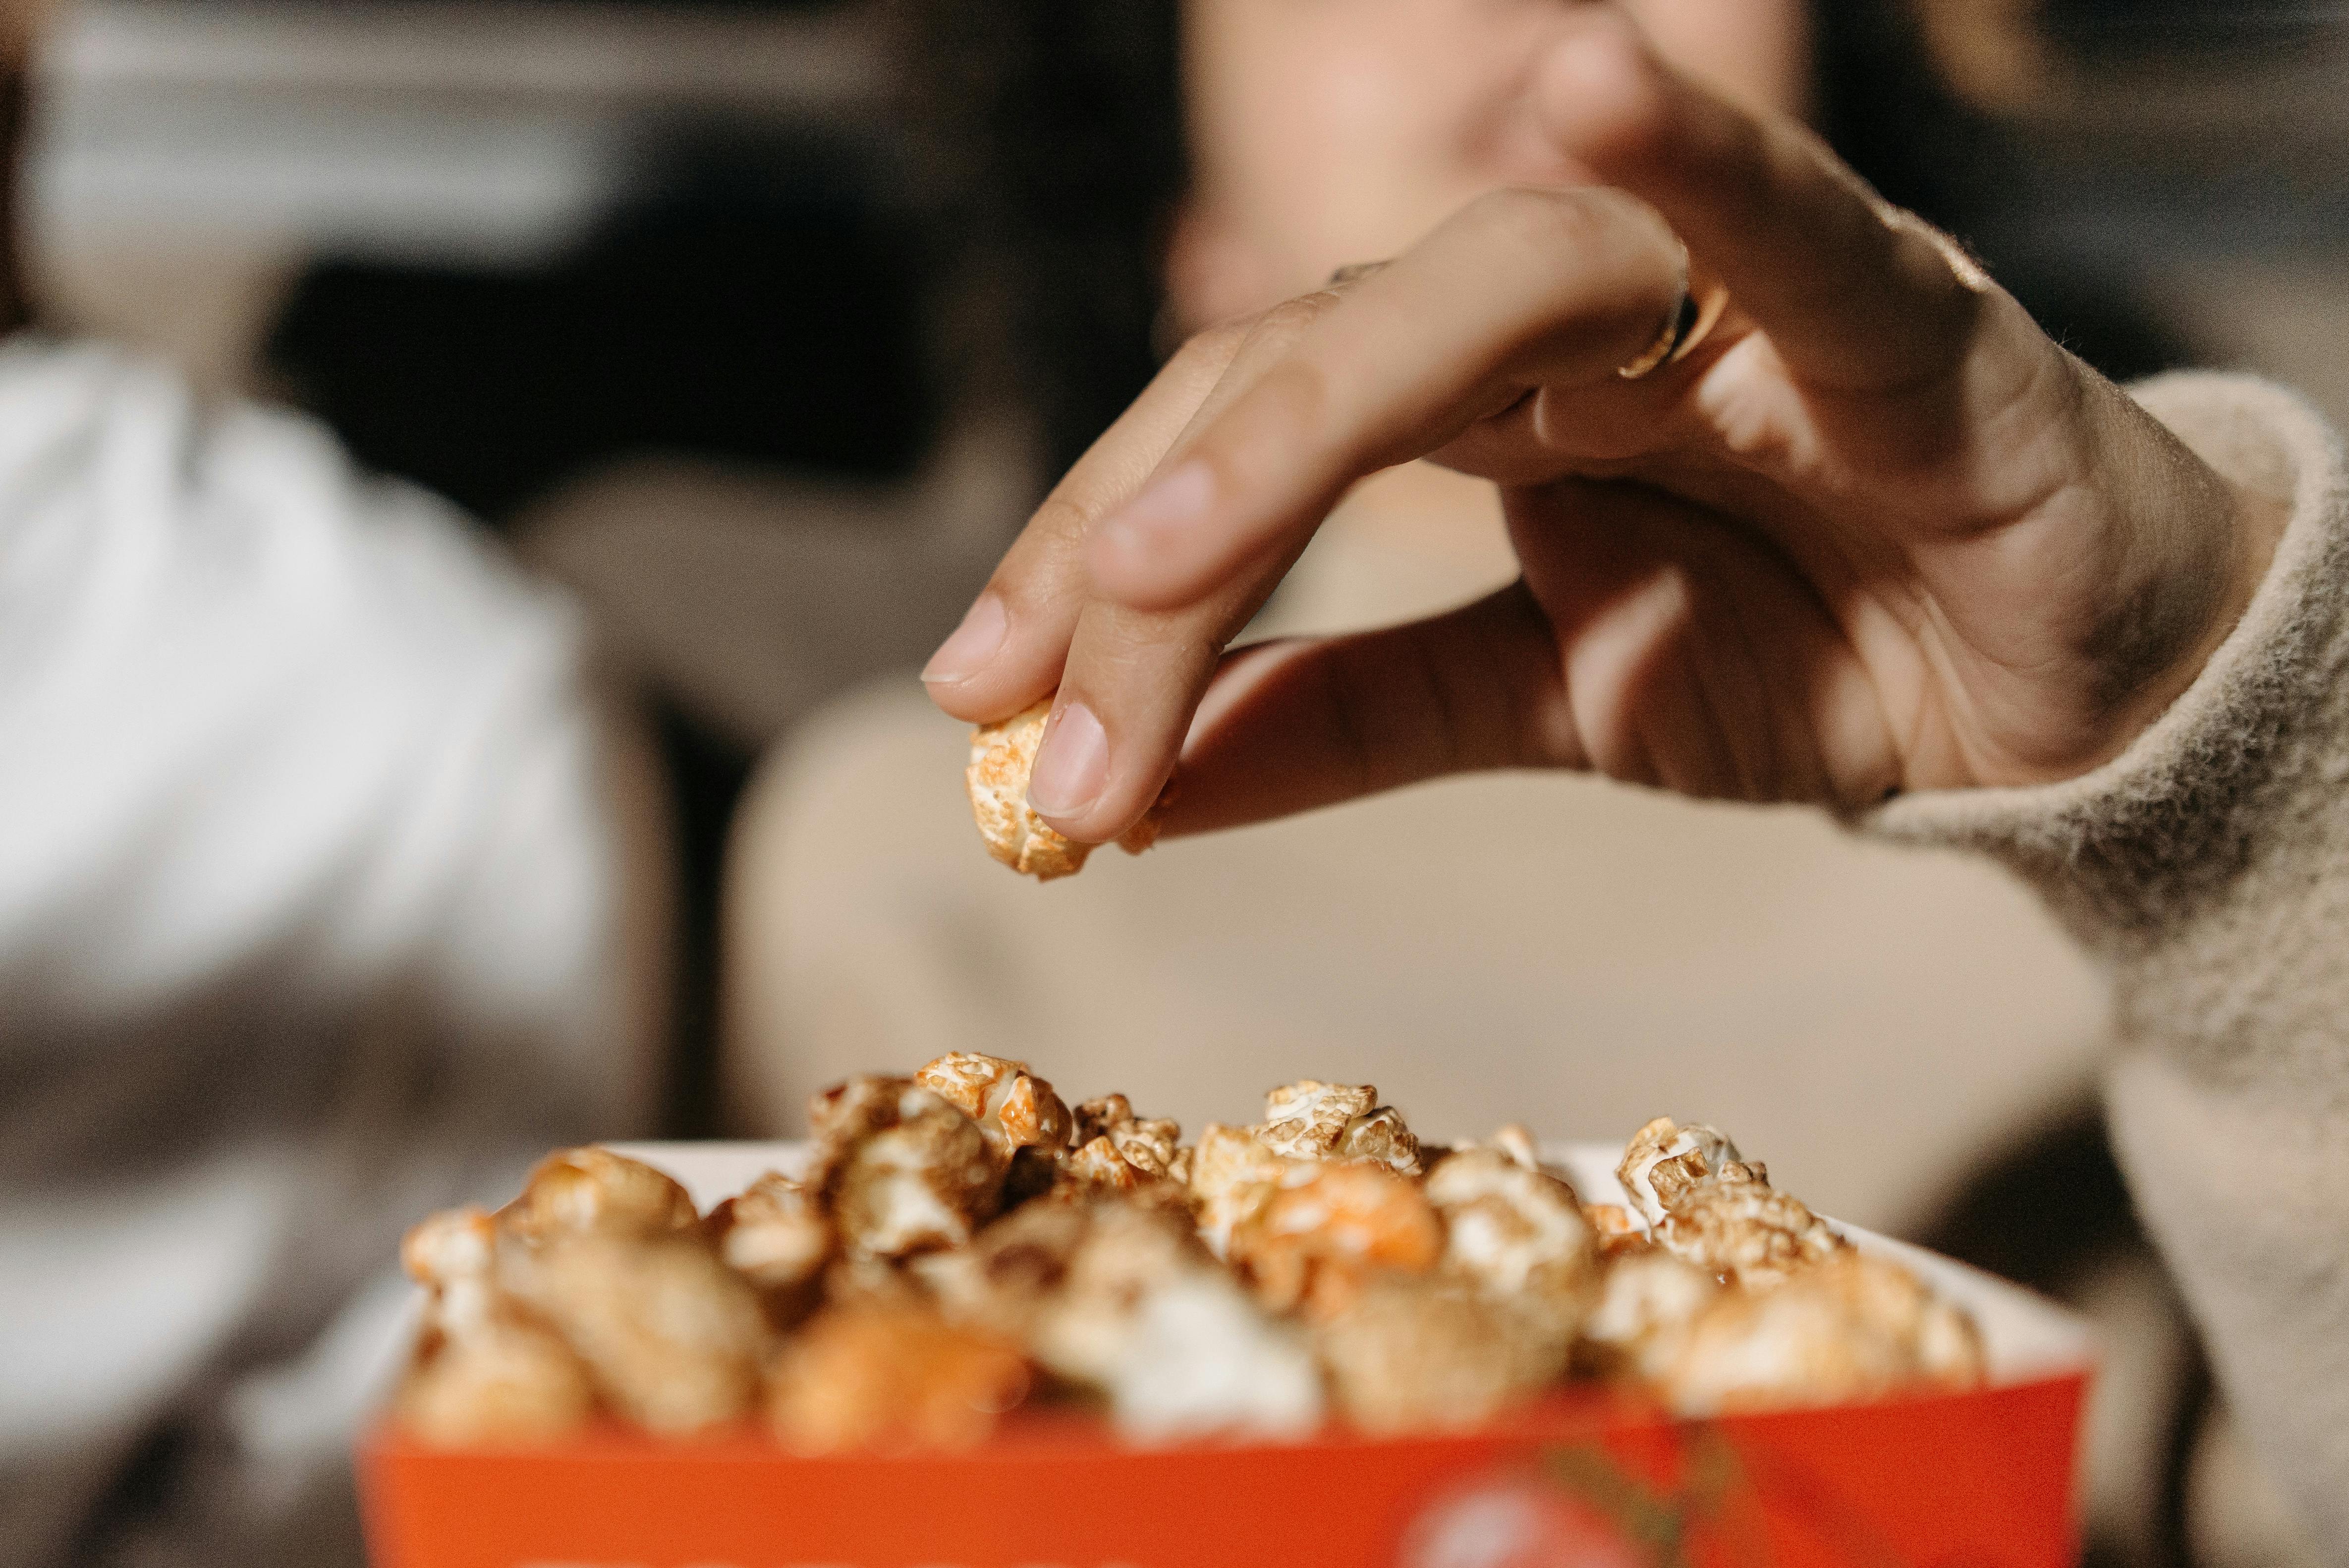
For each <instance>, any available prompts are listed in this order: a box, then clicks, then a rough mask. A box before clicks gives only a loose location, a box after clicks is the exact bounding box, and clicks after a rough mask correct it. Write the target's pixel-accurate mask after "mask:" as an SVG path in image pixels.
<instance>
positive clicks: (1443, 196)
mask: <svg viewBox="0 0 2349 1568" xmlns="http://www.w3.org/2000/svg"><path fill="white" fill-rule="evenodd" d="M1592 3H1593V0H1187V3H1186V5H1185V51H1186V72H1187V75H1186V84H1185V90H1186V92H1187V95H1188V99H1189V113H1190V124H1191V146H1192V154H1193V160H1194V170H1195V187H1194V193H1193V197H1192V200H1191V203H1190V206H1189V208H1188V210H1187V211H1185V214H1184V216H1183V220H1182V222H1181V223H1180V224H1179V225H1178V228H1177V232H1176V234H1175V240H1174V249H1173V253H1172V255H1171V256H1170V258H1169V262H1170V271H1169V280H1168V281H1169V285H1170V288H1171V289H1172V291H1173V295H1174V306H1175V309H1176V310H1177V311H1178V312H1179V313H1180V314H1181V315H1184V317H1185V325H1187V326H1190V327H1197V326H1201V325H1206V323H1208V322H1212V321H1217V320H1221V319H1222V318H1224V317H1226V316H1230V315H1240V314H1242V313H1244V312H1248V311H1255V310H1260V309H1263V308H1264V307H1265V306H1267V305H1269V304H1274V303H1275V302H1277V301H1279V300H1282V299H1286V298H1288V297H1289V296H1291V295H1293V294H1302V293H1304V292H1306V291H1308V290H1309V289H1313V288H1316V287H1318V286H1319V284H1321V282H1322V281H1323V280H1324V279H1326V278H1327V277H1328V276H1329V275H1330V271H1331V269H1333V268H1335V267H1337V266H1340V265H1342V264H1344V263H1348V262H1361V261H1373V260H1376V259H1378V258H1379V257H1381V256H1387V255H1392V253H1395V252H1396V251H1399V250H1401V249H1402V248H1403V247H1404V246H1406V245H1408V244H1409V243H1411V242H1412V241H1413V240H1415V239H1417V238H1418V237H1419V236H1420V235H1422V234H1423V233H1425V232H1427V231H1428V230H1429V229H1430V228H1432V227H1433V226H1434V225H1435V224H1436V223H1437V222H1440V221H1441V220H1443V219H1444V218H1445V217H1447V216H1449V215H1450V214H1451V213H1452V212H1454V211H1456V210H1457V209H1459V208H1460V207H1461V206H1462V205H1464V203H1466V202H1467V201H1468V200H1469V199H1470V198H1472V197H1474V196H1475V195H1477V194H1478V193H1480V192H1482V191H1487V190H1490V189H1492V188H1493V187H1495V186H1496V185H1515V184H1558V183H1563V182H1567V181H1572V180H1574V179H1575V178H1576V177H1577V171H1576V170H1574V169H1573V168H1572V167H1571V166H1570V165H1568V164H1567V163H1565V162H1564V161H1563V160H1560V159H1559V158H1558V156H1557V154H1556V153H1555V152H1554V151H1552V150H1549V149H1547V148H1546V147H1544V146H1543V145H1542V143H1541V140H1540V139H1539V137H1538V136H1537V134H1536V132H1535V129H1534V127H1533V125H1532V123H1531V117H1530V115H1529V113H1528V112H1527V110H1526V101H1525V99H1526V94H1525V86H1526V76H1527V73H1528V72H1529V70H1530V69H1531V65H1532V62H1533V61H1535V60H1536V59H1537V58H1538V57H1540V54H1541V50H1542V46H1543V45H1544V43H1545V42H1546V41H1547V39H1548V38H1549V36H1551V35H1553V34H1554V33H1555V32H1556V30H1557V27H1558V26H1559V23H1560V20H1561V18H1563V17H1565V16H1567V15H1570V14H1571V13H1573V12H1574V11H1576V10H1578V9H1580V8H1582V7H1583V6H1584V5H1589V4H1592ZM1624 8H1625V9H1626V10H1628V11H1630V13H1631V14H1632V15H1635V16H1637V17H1638V18H1639V20H1640V23H1641V24H1642V25H1643V26H1645V27H1646V28H1647V30H1648V33H1649V36H1651V37H1652V38H1653V39H1654V40H1655V41H1656V44H1657V46H1658V47H1660V48H1661V49H1662V50H1663V51H1664V53H1665V54H1666V55H1668V56H1670V57H1671V58H1673V59H1675V60H1677V61H1678V62H1679V63H1680V65H1681V66H1682V67H1683V68H1684V69H1686V70H1688V71H1689V72H1691V73H1692V74H1693V75H1695V76H1697V77H1702V78H1703V79H1705V80H1707V81H1710V82H1711V83H1713V86H1715V87H1716V88H1719V89H1721V90H1722V91H1723V92H1725V93H1727V94H1729V95H1730V96H1732V97H1733V98H1738V99H1740V100H1742V101H1744V102H1745V103H1748V104H1751V105H1756V106H1761V107H1765V108H1775V109H1778V110H1781V111H1784V112H1788V113H1798V112H1800V110H1801V108H1802V104H1803V99H1804V96H1805V88H1806V36H1805V31H1804V25H1803V21H1804V18H1803V11H1804V0H1625V4H1624Z"/></svg>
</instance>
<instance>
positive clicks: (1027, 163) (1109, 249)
mask: <svg viewBox="0 0 2349 1568" xmlns="http://www.w3.org/2000/svg"><path fill="white" fill-rule="evenodd" d="M906 12H907V15H908V17H909V21H910V26H909V28H908V33H909V36H910V37H911V39H912V41H913V42H912V48H913V58H914V65H915V68H916V74H917V76H918V77H920V78H921V81H920V86H919V88H918V90H917V93H916V98H917V100H918V101H919V102H920V103H921V105H922V106H923V111H924V115H925V118H926V122H927V123H926V130H927V132H928V135H929V137H930V139H931V140H932V142H933V144H934V145H935V146H936V148H937V149H938V150H939V152H940V153H941V155H942V156H943V157H944V158H946V159H948V160H954V161H955V162H956V163H957V164H958V166H959V167H957V169H956V170H955V173H954V176H953V177H952V178H951V179H950V181H948V183H949V185H950V187H951V197H952V199H953V200H954V201H956V203H957V210H956V211H955V212H954V213H953V214H952V218H951V222H952V226H953V228H954V229H955V231H956V232H957V234H958V235H959V236H960V237H961V238H960V244H959V246H958V249H957V257H956V264H957V266H958V267H959V268H961V269H963V270H965V272H966V273H968V274H969V275H974V276H977V277H978V278H981V279H983V280H986V281H987V283H988V284H989V285H991V286H993V287H995V288H997V289H998V290H999V291H1000V293H1001V294H1002V296H1003V297H1004V299H1005V300H1006V303H1007V305H1008V311H1009V318H1008V319H1007V320H1006V321H1005V322H1004V323H1003V324H1002V326H1003V331H1002V334H1001V337H1000V340H999V343H998V344H996V345H994V346H993V347H994V350H995V352H997V353H999V354H1000V355H1001V356H1004V358H1005V359H1006V360H1007V361H1008V365H1007V368H1008V369H1009V371H1010V373H1011V374H1012V375H1013V376H1014V377H1016V378H1017V380H1018V383H1019V393H1020V395H1021V396H1022V397H1026V398H1027V399H1029V400H1030V402H1031V404H1032V405H1033V406H1034V411H1035V413H1036V414H1037V416H1038V418H1040V422H1041V424H1042V426H1043V433H1044V440H1045V448H1046V449H1045V453H1044V456H1045V459H1046V466H1047V468H1048V469H1049V470H1050V472H1051V473H1053V474H1055V475H1057V474H1059V473H1060V472H1061V470H1062V469H1066V468H1067V467H1069V466H1070V465H1071V463H1073V462H1075V461H1076V459H1078V458H1079V457H1080V456H1081V455H1082V454H1083V452H1084V449H1086V448H1087V447H1089V446H1091V445H1092V441H1093V438H1095V437H1096V436H1098V435H1100V434H1101V432H1102V430H1103V429H1105V428H1107V427H1108V425H1109V423H1110V421H1111V420H1112V419H1114V418H1116V417H1117V416H1118V415H1119V414H1120V413H1122V412H1123V410H1124V407H1125V406H1126V404H1128V403H1129V402H1131V401H1133V398H1134V397H1135V396H1136V395H1137V394H1138V393H1139V392H1140V391H1141V390H1142V388H1143V387H1144V386H1145V385H1147V384H1148V382H1149V380H1150V377H1152V376H1153V375H1154V374H1155V373H1156V371H1157V368H1158V347H1159V345H1158V344H1157V342H1156V337H1157V335H1158V334H1157V326H1158V317H1159V313H1160V310H1161V307H1162V305H1163V304H1164V293H1163V290H1162V286H1161V282H1160V268H1161V264H1162V263H1163V262H1164V244H1165V238H1166V233H1167V229H1168V225H1169V223H1170V222H1172V219H1173V216H1174V206H1175V203H1176V201H1178V200H1179V199H1180V198H1181V196H1182V192H1183V188H1184V183H1185V178H1186V161H1185V154H1184V148H1183V101H1182V83H1181V75H1180V67H1181V28H1180V11H1179V7H1178V6H1177V5H1175V4H1174V0H986V3H984V4H979V3H974V0H914V3H913V4H911V5H908V6H907V7H906Z"/></svg>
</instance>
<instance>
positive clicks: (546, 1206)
mask: <svg viewBox="0 0 2349 1568" xmlns="http://www.w3.org/2000/svg"><path fill="white" fill-rule="evenodd" d="M498 1219H499V1221H500V1222H501V1223H502V1224H503V1225H504V1226H505V1228H506V1229H507V1230H508V1231H510V1232H512V1233H513V1234H514V1235H515V1236H517V1237H519V1238H520V1239H522V1240H523V1241H524V1242H527V1243H538V1242H543V1241H544V1240H546V1239H548V1238H549V1237H552V1236H557V1235H569V1234H584V1233H604V1234H614V1235H658V1234H661V1233H664V1232H668V1231H682V1230H686V1229H688V1228H690V1227H691V1226H693V1225H695V1224H697V1223H698V1222H699V1221H700V1219H701V1215H700V1212H698V1210H696V1209H695V1208H694V1206H693V1199H692V1197H691V1196H690V1195H688V1193H687V1191H686V1190H685V1189H684V1188H683V1187H680V1186H678V1184H677V1182H675V1181H672V1180H670V1179H669V1178H668V1177H667V1175H666V1174H664V1173H663V1172H661V1171H656V1170H654V1169H653V1168H652V1167H651V1166H649V1165H647V1164H645V1163H644V1162H643V1161H637V1160H631V1159H629V1158H628V1157H627V1156H626V1155H624V1154H615V1153H614V1152H612V1150H608V1149H600V1148H597V1147H595V1146H594V1145H592V1144H591V1145H589V1146H587V1147H586V1148H584V1149H564V1150H557V1151H556V1152H554V1153H553V1154H550V1155H548V1156H547V1157H546V1158H545V1159H543V1160H542V1161H539V1162H538V1166H537V1169H535V1170H533V1171H532V1172H531V1173H530V1179H529V1180H528V1181H526V1182H524V1183H523V1190H522V1196H520V1197H519V1198H516V1199H515V1200H514V1201H513V1202H511V1203H509V1204H507V1205H506V1206H505V1208H504V1209H502V1210H501V1211H500V1212H499V1214H498Z"/></svg>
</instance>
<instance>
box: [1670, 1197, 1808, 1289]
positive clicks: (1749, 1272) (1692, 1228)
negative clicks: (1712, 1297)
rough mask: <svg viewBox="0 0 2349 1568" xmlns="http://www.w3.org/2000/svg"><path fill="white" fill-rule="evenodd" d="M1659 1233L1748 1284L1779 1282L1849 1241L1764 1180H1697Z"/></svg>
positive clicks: (1677, 1249) (1675, 1248)
mask: <svg viewBox="0 0 2349 1568" xmlns="http://www.w3.org/2000/svg"><path fill="white" fill-rule="evenodd" d="M1656 1237H1657V1240H1659V1241H1660V1242H1661V1243H1663V1244H1664V1245H1665V1246H1666V1247H1669V1248H1670V1249H1671V1251H1672V1252H1674V1253H1677V1254H1679V1255H1680V1256H1682V1257H1683V1258H1686V1259H1687V1260H1688V1261H1689V1262H1691V1263H1692V1264H1697V1265H1698V1266H1699V1267H1701V1268H1705V1269H1710V1270H1711V1271H1713V1273H1714V1274H1722V1275H1724V1276H1726V1277H1728V1278H1731V1279H1734V1280H1735V1281H1736V1282H1737V1283H1738V1284H1743V1285H1749V1286H1761V1285H1769V1284H1776V1283H1778V1282H1779V1281H1781V1280H1783V1279H1785V1278H1786V1277H1787V1276H1788V1275H1790V1274H1794V1273H1795V1271H1797V1270H1799V1269H1804V1268H1807V1267H1810V1266H1811V1265H1813V1264H1819V1263H1823V1262H1825V1261H1826V1259H1828V1258H1829V1257H1831V1256H1833V1255H1835V1254H1836V1253H1838V1252H1841V1251H1844V1250H1846V1249H1847V1247H1848V1246H1849V1243H1847V1242H1846V1241H1845V1240H1844V1239H1843V1238H1842V1237H1841V1236H1838V1235H1837V1234H1836V1233H1835V1232H1834V1231H1833V1230H1832V1229H1831V1228H1830V1227H1829V1226H1828V1225H1827V1222H1826V1221H1824V1220H1822V1219H1820V1218H1819V1217H1818V1216H1817V1215H1816V1214H1814V1213H1812V1212H1810V1210H1809V1209H1807V1208H1806V1207H1804V1206H1803V1203H1802V1202H1801V1200H1799V1199H1796V1198H1794V1197H1790V1196H1788V1195H1787V1194H1786V1193H1784V1192H1781V1191H1778V1190H1777V1189H1776V1188H1775V1187H1772V1186H1769V1185H1767V1184H1765V1183H1764V1182H1761V1181H1706V1182H1702V1183H1700V1184H1698V1185H1697V1186H1695V1187H1693V1188H1692V1189H1690V1190H1689V1191H1688V1192H1687V1193H1686V1194H1684V1195H1683V1196H1682V1199H1681V1206H1680V1208H1679V1209H1678V1210H1677V1211H1675V1212H1672V1213H1671V1214H1668V1215H1666V1216H1665V1218H1664V1222H1663V1224H1662V1225H1661V1226H1660V1227H1658V1229H1657V1232H1656Z"/></svg>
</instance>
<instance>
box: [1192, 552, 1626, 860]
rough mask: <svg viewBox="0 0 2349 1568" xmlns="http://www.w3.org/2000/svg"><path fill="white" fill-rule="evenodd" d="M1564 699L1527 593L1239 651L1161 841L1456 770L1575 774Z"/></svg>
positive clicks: (1203, 724)
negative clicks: (1377, 627)
mask: <svg viewBox="0 0 2349 1568" xmlns="http://www.w3.org/2000/svg"><path fill="white" fill-rule="evenodd" d="M1566 701H1567V698H1566V691H1565V687H1564V686H1563V684H1562V683H1561V681H1560V679H1559V676H1558V665H1557V645H1556V644H1555V643H1554V642H1553V641H1552V639H1551V636H1550V630H1549V624H1548V623H1547V621H1546V620H1544V619H1543V617H1542V614H1541V611H1540V610H1539V608H1538V607H1537V606H1536V604H1535V603H1534V601H1533V598H1532V596H1531V595H1530V594H1529V593H1526V589H1525V586H1524V584H1523V583H1516V584H1512V585H1511V586H1509V587H1507V588H1505V589H1503V590H1501V591H1500V592H1498V593H1494V594H1492V595H1490V596H1488V597H1486V598H1485V599H1482V600H1479V601H1478V602H1476V603H1473V604H1470V605H1467V606H1465V607H1464V608H1462V609H1459V610H1454V611H1453V612H1451V613H1450V614H1444V615H1439V616H1436V617H1434V618H1433V619H1430V620H1425V621H1420V622H1416V623H1413V624H1410V625H1404V626H1394V627H1390V628H1387V629H1384V630H1381V631H1376V632H1366V633H1361V634H1355V635H1350V636H1342V637H1325V638H1300V639H1292V640H1288V641H1282V642H1273V643H1259V644H1257V645H1254V646H1252V647H1247V648H1242V649H1239V650H1237V651H1236V652H1234V653H1233V654H1232V655H1230V656H1229V657H1228V658H1226V660H1225V661H1224V663H1223V665H1222V667H1221V669H1219V670H1218V671H1217V672H1216V677H1215V682H1214V685H1213V686H1211V687H1209V689H1208V692H1207V695H1206V700H1205V701H1204V702H1203V703H1202V704H1201V705H1200V707H1199V711H1198V718H1197V722H1196V723H1195V725H1194V726H1193V727H1192V731H1191V736H1190V740H1189V743H1188V744H1187V745H1186V746H1185V748H1184V752H1183V770H1182V774H1181V780H1180V783H1179V786H1178V788H1177V789H1176V792H1175V796H1174V801H1173V803H1172V805H1171V806H1170V807H1169V809H1168V811H1167V819H1166V831H1167V832H1169V833H1195V832H1207V831H1212V830H1216V829H1221V828H1230V827H1237V826H1239V825H1241V824H1243V823H1247V822H1257V821H1263V820H1267V819H1269V818H1274V817H1284V816H1290V815H1293V814H1295V813H1297V812H1299V811H1308V810H1313V809H1315V808H1317V807H1320V806H1328V805H1335V804H1337V803H1338V802H1340V801H1343V800H1350V799H1355V798H1357V797H1359V796H1362V795H1369V794H1374V793H1376V792H1378V791H1380V790H1382V789H1396V788H1399V787H1401V786H1402V785H1406V784H1413V783H1417V782H1419V781H1421V780H1423V779H1435V778H1440V777H1444V776H1445V775H1448V774H1453V773H1461V772H1468V771H1472V770H1476V769H1494V768H1507V767H1524V766H1544V767H1581V766H1583V765H1584V758H1582V756H1581V754H1580V751H1579V749H1578V742H1577V740H1576V738H1575V727H1574V723H1573V720H1572V717H1571V716H1570V715H1569V714H1568V713H1567V712H1566V711H1565V707H1566Z"/></svg>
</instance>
